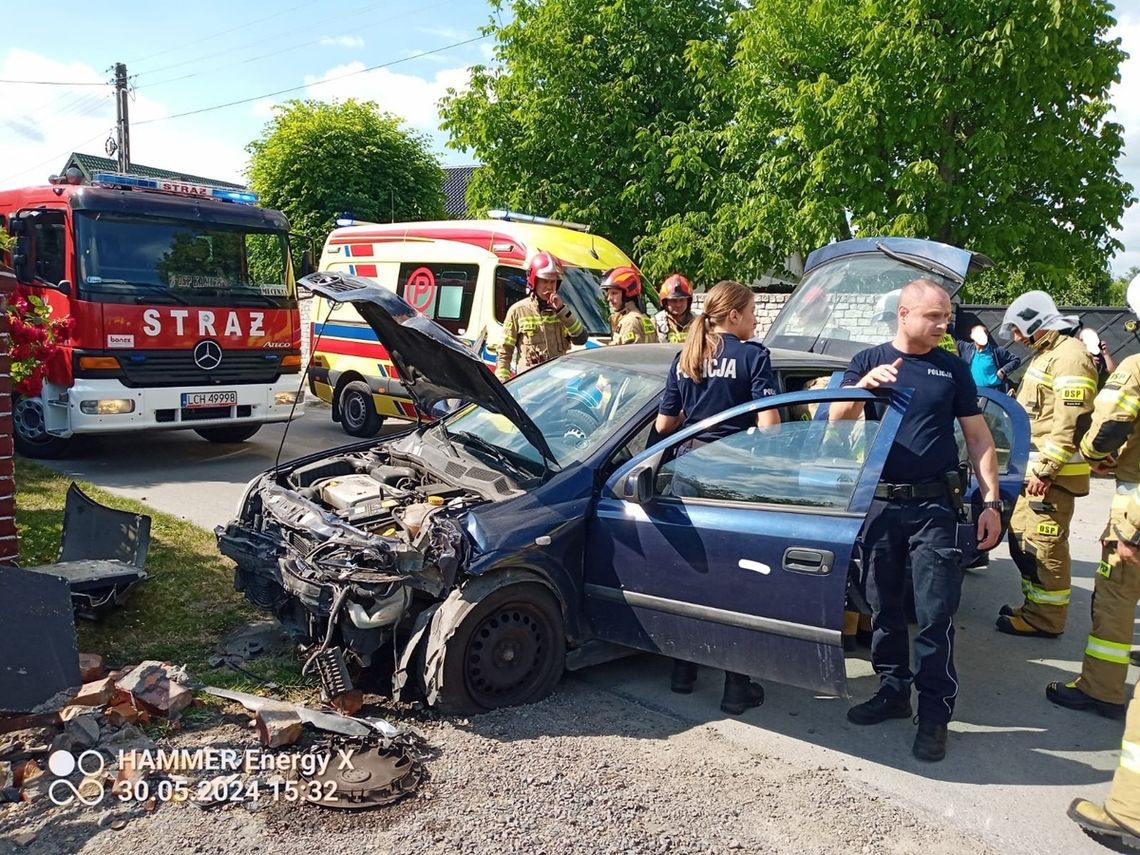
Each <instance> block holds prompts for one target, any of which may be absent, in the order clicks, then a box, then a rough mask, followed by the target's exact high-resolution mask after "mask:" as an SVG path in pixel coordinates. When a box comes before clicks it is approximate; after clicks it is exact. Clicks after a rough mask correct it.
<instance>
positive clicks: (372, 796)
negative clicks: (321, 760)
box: [298, 739, 424, 810]
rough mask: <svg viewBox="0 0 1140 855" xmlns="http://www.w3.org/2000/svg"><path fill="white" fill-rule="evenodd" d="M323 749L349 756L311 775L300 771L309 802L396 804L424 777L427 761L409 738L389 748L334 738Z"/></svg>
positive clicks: (350, 806) (344, 806)
mask: <svg viewBox="0 0 1140 855" xmlns="http://www.w3.org/2000/svg"><path fill="white" fill-rule="evenodd" d="M321 750H324V751H333V752H335V754H336V756H338V757H345V758H349V759H348V760H347V762H338V763H329V764H328V765H327V766H326V767H325V768H324V771H323V772H314V774H313V775H311V776H306V775H305V774H303V773H298V774H299V777H300V779H301V781H302V786H301V793H302V796H303V798H304V799H305V801H307V802H311V803H312V804H316V805H321V806H322V807H330V808H338V809H340V810H363V809H367V808H374V807H380V806H382V805H388V804H392V803H393V802H395V801H398V800H399V799H401V798H403V797H404V796H406V795H409V794H411V793H414V792H415V791H416V790H417V789H419V786H420V784H421V783H423V780H424V768H423V764H421V763H420V761H419V759H417V758H416V756H415V752H414V749H413V748H412V746H411V745H410V741H408V740H405V741H402V742H400V743H392V744H389V745H388V746H386V747H385V746H383V745H380V744H377V743H376V742H375V741H374V740H347V739H334V740H332V741H331V742H330V743H329V744H328V745H327V746H322V747H321Z"/></svg>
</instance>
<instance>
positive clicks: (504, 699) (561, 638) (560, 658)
mask: <svg viewBox="0 0 1140 855" xmlns="http://www.w3.org/2000/svg"><path fill="white" fill-rule="evenodd" d="M565 668H566V633H565V630H564V628H563V623H562V610H561V608H559V605H558V602H557V601H556V600H555V599H554V596H553V595H552V594H551V593H550V590H549V589H548V588H547V587H546V586H545V585H542V584H541V583H538V582H523V583H519V584H514V585H507V586H505V587H502V588H496V589H495V590H494V591H491V593H489V594H488V595H487V596H485V597H484V598H483V599H482V600H480V601H479V602H478V603H476V604H475V606H474V607H473V608H472V609H471V610H470V611H469V612H468V613H467V614H466V615H465V616H464V618H463V619H462V621H461V622H460V624H459V626H458V627H457V628H456V630H455V634H454V635H452V637H451V638H450V639H448V641H447V649H446V651H445V653H444V657H443V675H442V681H441V683H440V697H439V701H438V703H439V707H440V709H441V710H442V711H444V712H446V713H449V714H452V715H473V714H476V713H481V712H486V711H487V710H491V709H496V708H498V707H509V706H517V705H518V704H530V703H534V702H536V701H540V700H542V699H543V698H545V697H546V696H547V695H549V694H550V693H551V692H552V691H553V690H554V687H555V686H556V685H557V684H558V681H559V680H560V679H561V678H562V672H563V671H564V670H565Z"/></svg>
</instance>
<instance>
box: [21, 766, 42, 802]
mask: <svg viewBox="0 0 1140 855" xmlns="http://www.w3.org/2000/svg"><path fill="white" fill-rule="evenodd" d="M47 793H48V779H47V776H46V775H43V774H41V775H40V776H39V777H38V778H36V779H35V780H34V781H32V782H31V783H30V784H25V785H24V786H23V787H22V788H21V789H20V801H22V802H24V803H25V804H29V805H34V804H35V803H36V802H38V801H39V800H40V799H42V798H43V797H44V796H46V795H47Z"/></svg>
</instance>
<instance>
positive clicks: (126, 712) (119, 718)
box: [103, 703, 150, 727]
mask: <svg viewBox="0 0 1140 855" xmlns="http://www.w3.org/2000/svg"><path fill="white" fill-rule="evenodd" d="M103 716H104V718H106V719H107V724H109V725H111V727H122V726H123V725H124V724H133V723H134V722H136V721H138V720H139V719H140V718H142V717H143V716H146V718H147V719H148V720H149V718H150V716H149V715H147V713H146V711H145V710H137V709H135V708H134V707H133V706H131V705H130V704H129V703H123V704H114V705H112V706H109V707H107V709H106V710H104V712H103ZM143 724H146V721H144V722H143Z"/></svg>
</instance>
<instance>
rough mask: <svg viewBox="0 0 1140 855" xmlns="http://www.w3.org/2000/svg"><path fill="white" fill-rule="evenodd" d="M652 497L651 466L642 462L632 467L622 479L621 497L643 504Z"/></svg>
mask: <svg viewBox="0 0 1140 855" xmlns="http://www.w3.org/2000/svg"><path fill="white" fill-rule="evenodd" d="M652 497H653V466H652V465H651V464H648V463H646V464H643V465H641V466H638V467H637V468H635V469H632V470H631V471H630V472H629V473H628V474H627V475H626V476H625V478H624V479H623V480H622V483H621V498H623V499H625V500H626V501H627V502H633V503H634V504H638V505H644V504H645V503H646V502H648V501H649V500H650V499H651V498H652Z"/></svg>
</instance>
